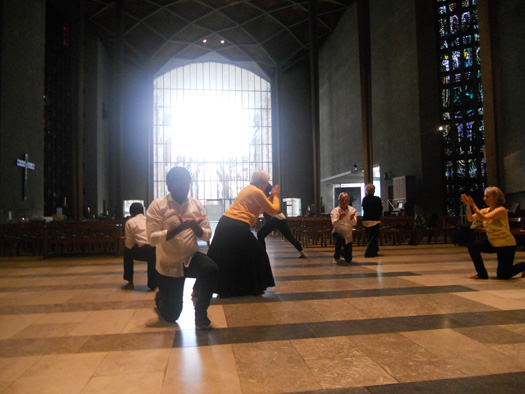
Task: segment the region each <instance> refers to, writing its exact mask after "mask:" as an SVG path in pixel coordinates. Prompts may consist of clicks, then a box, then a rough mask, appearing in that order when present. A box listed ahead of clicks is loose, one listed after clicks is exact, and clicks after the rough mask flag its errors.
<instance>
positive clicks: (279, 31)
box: [86, 0, 354, 77]
mask: <svg viewBox="0 0 525 394" xmlns="http://www.w3.org/2000/svg"><path fill="white" fill-rule="evenodd" d="M353 1H354V0H317V1H316V4H317V19H318V25H317V26H318V27H317V30H318V40H319V45H321V44H322V42H323V41H324V40H325V39H326V38H327V37H328V35H329V34H330V33H331V32H332V30H333V29H334V28H335V26H336V25H337V22H338V21H339V19H340V17H341V16H342V14H343V13H344V11H345V10H346V9H347V8H348V6H349V5H350V4H351V3H352V2H353ZM310 2H311V1H310V0H117V1H111V0H86V13H87V18H88V20H89V21H90V22H91V23H92V24H94V25H95V26H96V29H97V31H98V35H99V37H100V38H101V39H102V41H103V42H104V43H105V44H106V45H108V47H109V48H113V49H114V48H115V47H116V45H117V42H118V40H119V36H120V35H119V33H118V32H119V31H120V29H119V26H122V38H123V44H124V49H125V54H126V59H127V60H128V61H132V62H133V63H135V64H138V65H144V66H146V65H147V66H150V67H153V69H158V68H160V67H162V65H163V64H165V63H166V62H167V61H168V60H169V59H171V58H174V57H175V58H179V59H187V60H191V59H197V58H200V57H201V56H204V55H206V54H210V53H217V54H219V55H221V56H223V57H224V58H226V59H228V60H230V61H233V62H237V61H254V62H256V63H257V64H258V65H259V67H260V68H261V69H262V70H263V71H264V72H266V74H267V75H268V76H270V77H271V76H272V75H273V74H274V71H275V67H276V66H277V65H280V66H281V67H282V68H283V69H287V68H288V67H291V66H293V65H294V64H296V63H297V62H301V61H307V60H308V53H309V45H310V36H309V20H310V11H309V7H310ZM119 15H122V19H120V18H119ZM119 21H120V22H119Z"/></svg>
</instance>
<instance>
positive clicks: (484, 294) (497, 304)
mask: <svg viewBox="0 0 525 394" xmlns="http://www.w3.org/2000/svg"><path fill="white" fill-rule="evenodd" d="M454 294H455V295H457V296H458V297H462V298H465V299H468V300H471V301H475V302H477V303H480V304H484V305H488V306H491V307H493V308H497V309H501V310H504V311H505V310H513V309H521V308H522V307H523V301H520V300H515V299H509V298H505V297H501V296H499V295H496V294H492V293H490V292H488V291H475V292H471V293H454Z"/></svg>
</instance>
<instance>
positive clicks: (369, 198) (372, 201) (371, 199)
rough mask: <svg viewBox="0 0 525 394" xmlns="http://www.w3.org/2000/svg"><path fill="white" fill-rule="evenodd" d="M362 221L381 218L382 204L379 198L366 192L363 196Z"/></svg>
mask: <svg viewBox="0 0 525 394" xmlns="http://www.w3.org/2000/svg"><path fill="white" fill-rule="evenodd" d="M361 206H362V207H363V221H365V220H381V216H382V215H383V204H382V203H381V199H380V198H379V197H376V196H374V195H371V194H367V195H366V197H365V198H363V203H362V204H361Z"/></svg>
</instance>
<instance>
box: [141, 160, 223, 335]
mask: <svg viewBox="0 0 525 394" xmlns="http://www.w3.org/2000/svg"><path fill="white" fill-rule="evenodd" d="M166 184H167V186H168V190H169V191H170V193H169V194H168V195H167V196H165V197H160V198H157V199H156V200H155V201H153V202H152V203H151V205H150V206H149V208H148V211H147V222H146V223H147V230H148V239H149V241H150V243H151V244H152V245H155V246H156V247H157V272H158V274H159V275H158V286H159V291H158V293H157V294H156V297H155V303H156V305H157V312H158V313H159V315H160V316H161V317H162V318H163V319H165V320H166V321H168V322H175V321H176V320H177V319H178V318H179V316H180V314H181V312H182V296H183V292H184V280H185V278H186V277H189V278H197V279H198V280H199V283H200V286H201V287H200V293H199V297H198V299H197V302H196V303H195V325H196V326H197V328H209V327H210V326H211V322H210V320H209V319H208V313H207V311H208V306H209V305H210V300H211V297H212V295H213V292H214V290H215V287H216V285H217V278H218V274H219V270H218V268H217V265H216V264H215V262H214V261H213V260H212V259H210V258H209V257H208V256H207V255H206V254H204V253H201V252H200V251H199V245H198V243H197V240H198V239H201V240H203V241H205V242H208V241H209V240H210V238H211V227H210V222H209V221H208V219H207V217H206V212H205V210H204V207H203V206H202V204H201V203H200V201H198V200H196V199H194V198H192V197H188V192H189V190H190V184H191V175H190V173H189V172H188V170H186V169H185V168H183V167H174V168H172V169H171V170H170V171H169V172H168V175H167V176H166Z"/></svg>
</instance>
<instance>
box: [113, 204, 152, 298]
mask: <svg viewBox="0 0 525 394" xmlns="http://www.w3.org/2000/svg"><path fill="white" fill-rule="evenodd" d="M129 213H130V215H131V218H130V219H129V220H128V221H127V222H126V225H125V226H124V229H125V233H126V240H125V241H124V245H125V246H126V248H125V249H124V280H127V281H128V283H127V284H126V285H124V286H122V287H121V289H122V290H133V289H134V288H135V286H134V285H133V271H134V268H133V266H134V260H139V261H146V262H147V263H148V287H149V288H150V289H151V290H155V289H156V288H157V271H156V269H155V263H156V257H155V247H154V246H151V245H150V244H149V242H148V237H147V234H146V217H145V216H144V207H143V206H142V204H141V203H139V202H135V203H133V204H131V207H130V208H129Z"/></svg>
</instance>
